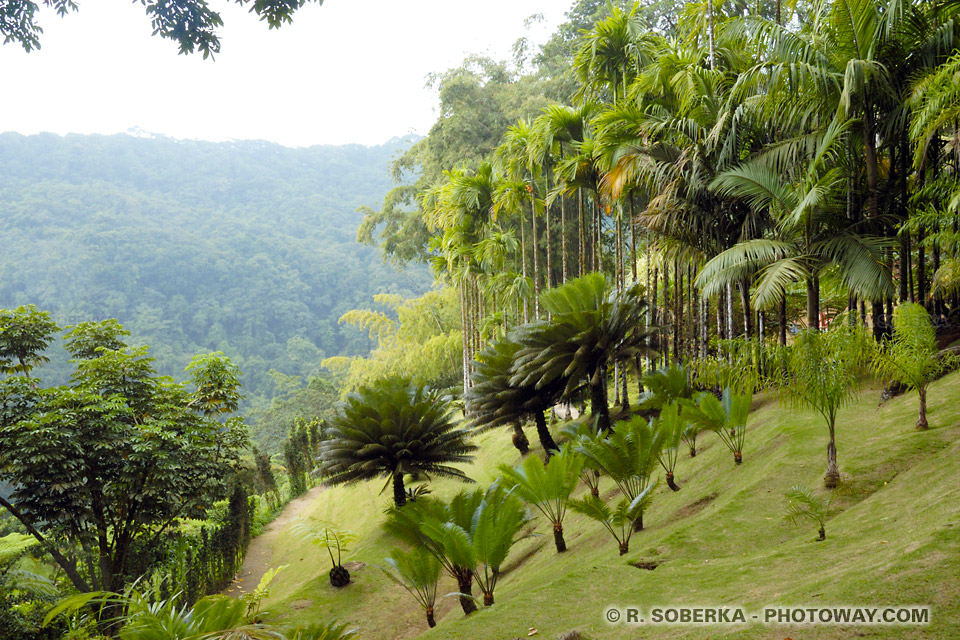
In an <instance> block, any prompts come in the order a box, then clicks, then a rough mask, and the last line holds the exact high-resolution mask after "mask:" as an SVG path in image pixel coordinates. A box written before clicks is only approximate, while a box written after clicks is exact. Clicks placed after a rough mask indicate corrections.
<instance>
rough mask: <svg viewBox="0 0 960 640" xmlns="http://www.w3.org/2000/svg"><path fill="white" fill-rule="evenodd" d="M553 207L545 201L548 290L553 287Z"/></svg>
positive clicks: (545, 279) (546, 284)
mask: <svg viewBox="0 0 960 640" xmlns="http://www.w3.org/2000/svg"><path fill="white" fill-rule="evenodd" d="M549 191H550V183H549V182H547V192H549ZM552 208H553V207H551V206H549V205H547V204H546V201H544V204H543V226H544V228H545V229H546V236H547V237H546V240H547V273H546V275H545V276H544V283H545V286H546V288H547V289H550V288H552V287H553V240H552V233H553V232H552V231H551V229H550V226H551V225H550V210H551V209H552Z"/></svg>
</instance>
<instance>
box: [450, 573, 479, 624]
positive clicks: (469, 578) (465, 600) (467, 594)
mask: <svg viewBox="0 0 960 640" xmlns="http://www.w3.org/2000/svg"><path fill="white" fill-rule="evenodd" d="M455 570H456V572H457V588H458V590H459V591H460V593H461V594H463V595H461V596H460V608H462V609H463V613H464V614H465V615H470V614H471V613H474V612H475V611H476V610H477V603H476V602H475V601H474V599H473V571H471V570H470V569H467V568H465V567H455Z"/></svg>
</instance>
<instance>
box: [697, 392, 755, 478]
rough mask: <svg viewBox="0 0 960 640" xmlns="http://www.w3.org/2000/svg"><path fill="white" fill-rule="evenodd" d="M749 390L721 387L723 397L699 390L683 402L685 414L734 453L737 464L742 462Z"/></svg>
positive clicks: (750, 399) (749, 399) (751, 396)
mask: <svg viewBox="0 0 960 640" xmlns="http://www.w3.org/2000/svg"><path fill="white" fill-rule="evenodd" d="M752 400H753V394H751V393H749V392H748V393H734V392H733V391H732V390H731V389H729V388H727V389H724V390H723V396H722V399H720V400H718V399H717V397H716V396H715V395H713V394H712V393H701V394H700V395H699V396H698V397H697V400H696V402H692V401H687V402H686V403H685V404H684V408H683V412H684V416H685V417H686V418H687V419H688V420H689V421H690V422H692V423H694V424H696V425H698V426H699V427H700V428H701V429H706V430H709V431H713V432H714V433H715V434H717V437H719V438H720V440H721V441H722V442H723V444H725V445H726V446H727V448H728V449H730V452H731V453H733V461H734V462H735V463H736V464H741V463H742V462H743V445H744V442H745V440H746V437H747V417H748V416H749V415H750V403H751V402H752Z"/></svg>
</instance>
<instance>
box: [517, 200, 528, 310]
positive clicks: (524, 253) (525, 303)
mask: <svg viewBox="0 0 960 640" xmlns="http://www.w3.org/2000/svg"><path fill="white" fill-rule="evenodd" d="M519 221H520V257H521V262H522V263H523V280H524V282H526V280H527V236H526V233H525V232H524V227H526V225H525V224H524V223H523V216H522V215H521V216H520V220H519ZM523 321H524V322H530V300H529V299H527V298H524V299H523Z"/></svg>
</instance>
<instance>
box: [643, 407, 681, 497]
mask: <svg viewBox="0 0 960 640" xmlns="http://www.w3.org/2000/svg"><path fill="white" fill-rule="evenodd" d="M651 423H652V427H653V430H654V432H655V433H656V437H657V438H658V439H659V440H660V446H659V447H658V449H659V450H660V453H659V455H658V456H657V460H659V461H660V466H661V467H663V471H664V473H665V474H666V480H667V486H668V487H670V489H671V490H673V491H680V486H679V485H678V484H677V482H676V479H675V477H674V470H675V469H676V467H677V451H678V449H679V448H680V440H681V439H682V438H683V434H684V432H686V431H687V430H689V429H690V426H691V423H690V421H689V420H688V419H687V418H686V416H684V415H683V414H682V413H681V411H680V405H678V404H676V403H671V404H669V405H667V406H666V407H664V409H663V411H661V412H660V416H659V417H657V418H653V419H651Z"/></svg>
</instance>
